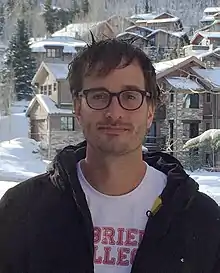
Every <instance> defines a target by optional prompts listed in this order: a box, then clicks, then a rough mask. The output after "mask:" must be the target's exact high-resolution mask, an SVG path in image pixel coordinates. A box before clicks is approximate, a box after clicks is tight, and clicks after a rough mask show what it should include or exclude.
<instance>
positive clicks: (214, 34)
mask: <svg viewBox="0 0 220 273" xmlns="http://www.w3.org/2000/svg"><path fill="white" fill-rule="evenodd" d="M199 36H200V37H203V38H206V39H212V38H214V39H220V32H214V31H213V32H211V31H198V32H196V33H195V34H194V36H193V37H192V39H191V43H194V42H195V41H196V39H197V38H198V37H199Z"/></svg>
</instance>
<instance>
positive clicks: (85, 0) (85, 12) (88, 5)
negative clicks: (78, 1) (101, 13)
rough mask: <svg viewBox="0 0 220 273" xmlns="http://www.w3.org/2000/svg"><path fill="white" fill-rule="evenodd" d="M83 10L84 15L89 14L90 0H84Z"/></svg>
mask: <svg viewBox="0 0 220 273" xmlns="http://www.w3.org/2000/svg"><path fill="white" fill-rule="evenodd" d="M82 11H83V15H84V17H85V16H86V15H88V13H89V11H90V3H89V0H82Z"/></svg>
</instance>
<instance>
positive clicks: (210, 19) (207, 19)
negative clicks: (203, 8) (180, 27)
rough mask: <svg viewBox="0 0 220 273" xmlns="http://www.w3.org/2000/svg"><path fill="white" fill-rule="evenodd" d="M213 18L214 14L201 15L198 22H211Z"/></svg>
mask: <svg viewBox="0 0 220 273" xmlns="http://www.w3.org/2000/svg"><path fill="white" fill-rule="evenodd" d="M214 20H215V18H214V16H211V15H210V16H203V17H202V19H201V20H200V22H201V23H202V22H212V21H214Z"/></svg>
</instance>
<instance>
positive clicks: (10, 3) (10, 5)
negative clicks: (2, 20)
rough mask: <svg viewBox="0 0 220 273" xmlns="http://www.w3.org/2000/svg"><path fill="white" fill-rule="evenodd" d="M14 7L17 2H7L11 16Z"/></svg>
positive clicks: (11, 0) (9, 0)
mask: <svg viewBox="0 0 220 273" xmlns="http://www.w3.org/2000/svg"><path fill="white" fill-rule="evenodd" d="M14 5H15V0H8V1H7V2H6V10H7V12H8V13H9V14H10V13H11V12H12V11H13V9H14Z"/></svg>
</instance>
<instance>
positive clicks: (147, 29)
mask: <svg viewBox="0 0 220 273" xmlns="http://www.w3.org/2000/svg"><path fill="white" fill-rule="evenodd" d="M134 28H137V29H140V30H143V31H146V32H147V31H149V32H153V31H154V30H153V29H151V28H149V27H144V26H137V25H134V26H130V27H128V28H126V29H125V32H129V31H131V30H133V29H134Z"/></svg>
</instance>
